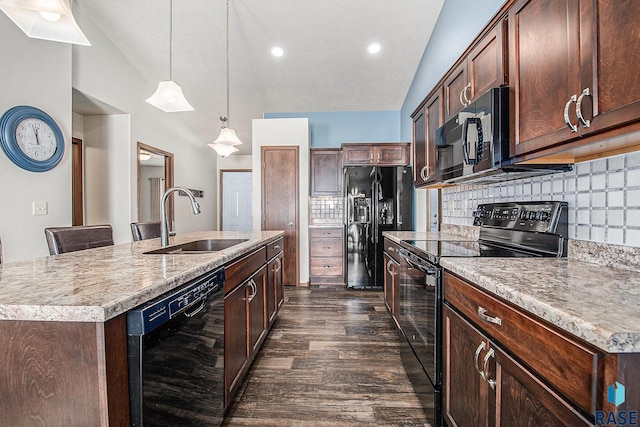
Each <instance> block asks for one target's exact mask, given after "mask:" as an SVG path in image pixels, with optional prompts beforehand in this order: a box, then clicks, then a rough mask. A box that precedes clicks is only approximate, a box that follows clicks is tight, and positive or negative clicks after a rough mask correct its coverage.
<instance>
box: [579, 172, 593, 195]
mask: <svg viewBox="0 0 640 427" xmlns="http://www.w3.org/2000/svg"><path fill="white" fill-rule="evenodd" d="M590 177H591V176H590V175H585V176H579V177H578V191H588V190H589V189H590V188H591V179H590Z"/></svg>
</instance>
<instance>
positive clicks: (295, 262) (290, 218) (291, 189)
mask: <svg viewBox="0 0 640 427" xmlns="http://www.w3.org/2000/svg"><path fill="white" fill-rule="evenodd" d="M260 155H261V162H260V164H261V168H262V171H261V172H262V173H261V175H262V229H263V230H284V254H283V255H284V258H283V262H282V264H283V265H282V268H283V282H284V284H285V285H294V286H297V285H298V283H299V277H300V276H299V271H300V261H299V257H298V254H299V250H298V248H299V242H300V230H299V212H300V209H299V200H300V197H299V195H300V189H299V182H300V179H299V177H300V170H299V166H298V165H299V157H300V153H299V147H297V146H282V147H280V146H266V147H262V148H261V150H260Z"/></svg>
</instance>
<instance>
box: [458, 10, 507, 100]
mask: <svg viewBox="0 0 640 427" xmlns="http://www.w3.org/2000/svg"><path fill="white" fill-rule="evenodd" d="M503 25H505V22H504V21H501V22H498V24H497V25H496V26H495V27H493V29H492V30H491V31H489V32H488V33H487V35H486V36H484V37H483V38H482V40H480V42H479V43H478V44H477V45H476V46H475V47H474V48H473V50H472V51H471V53H469V57H468V58H467V66H468V69H467V76H468V78H469V82H468V89H467V93H466V96H467V97H468V99H469V100H470V101H475V100H476V99H477V98H478V97H479V96H481V95H483V94H484V93H485V92H487V91H488V90H489V89H491V88H494V87H498V86H500V85H502V84H504V83H508V82H507V78H506V75H505V67H504V64H503V61H504V58H505V54H504V51H505V50H506V46H505V44H506V43H505V42H504V40H505V39H504V36H503V32H504V31H503Z"/></svg>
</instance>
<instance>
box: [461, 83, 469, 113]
mask: <svg viewBox="0 0 640 427" xmlns="http://www.w3.org/2000/svg"><path fill="white" fill-rule="evenodd" d="M467 89H469V90H471V82H469V83H467V85H466V86H465V87H464V89H462V96H463V97H464V100H465V101H466V104H464V106H465V107H466V106H468V105H469V104H471V100H470V99H469V98H467Z"/></svg>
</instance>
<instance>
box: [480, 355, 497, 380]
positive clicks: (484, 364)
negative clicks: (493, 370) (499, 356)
mask: <svg viewBox="0 0 640 427" xmlns="http://www.w3.org/2000/svg"><path fill="white" fill-rule="evenodd" d="M495 355H496V352H495V351H494V350H493V349H492V348H490V349H489V351H488V352H487V354H486V355H485V356H484V360H483V361H482V372H481V373H480V376H482V378H483V379H484V380H485V381H486V382H487V383H488V384H489V386H490V387H491V388H492V389H495V388H496V382H495V380H492V379H490V378H489V372H487V364H488V363H489V359H491V358H492V357H495Z"/></svg>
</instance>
